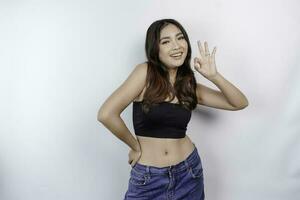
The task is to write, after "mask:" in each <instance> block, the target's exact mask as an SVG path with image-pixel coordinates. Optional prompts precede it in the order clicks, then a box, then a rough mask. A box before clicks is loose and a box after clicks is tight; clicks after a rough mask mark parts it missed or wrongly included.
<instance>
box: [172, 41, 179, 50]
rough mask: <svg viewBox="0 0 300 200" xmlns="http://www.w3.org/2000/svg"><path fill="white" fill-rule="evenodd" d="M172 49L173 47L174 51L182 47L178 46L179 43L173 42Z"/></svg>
mask: <svg viewBox="0 0 300 200" xmlns="http://www.w3.org/2000/svg"><path fill="white" fill-rule="evenodd" d="M172 47H173V49H178V48H179V47H180V45H179V44H178V42H177V41H173V42H172Z"/></svg>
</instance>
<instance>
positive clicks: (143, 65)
mask: <svg viewBox="0 0 300 200" xmlns="http://www.w3.org/2000/svg"><path fill="white" fill-rule="evenodd" d="M137 66H138V67H140V68H144V69H147V68H148V62H147V61H146V62H143V63H140V64H138V65H137Z"/></svg>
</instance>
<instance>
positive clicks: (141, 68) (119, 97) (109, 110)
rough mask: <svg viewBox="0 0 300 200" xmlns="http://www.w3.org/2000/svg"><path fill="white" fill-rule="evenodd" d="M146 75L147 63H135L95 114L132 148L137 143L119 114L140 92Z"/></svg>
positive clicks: (138, 147) (137, 145)
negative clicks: (130, 71)
mask: <svg viewBox="0 0 300 200" xmlns="http://www.w3.org/2000/svg"><path fill="white" fill-rule="evenodd" d="M146 75H147V64H146V63H143V64H139V65H137V66H136V67H135V68H134V70H133V71H132V73H131V74H130V75H129V77H128V78H127V79H126V80H125V81H124V83H123V84H122V85H121V86H120V87H119V88H117V89H116V90H115V91H114V92H113V93H112V94H111V95H110V96H109V97H108V98H107V99H106V101H105V102H104V103H103V104H102V106H101V107H100V109H99V111H98V115H97V120H98V121H100V122H101V123H102V124H103V125H104V126H105V127H106V128H108V129H109V130H110V131H111V132H112V133H113V134H114V135H115V136H116V137H117V138H119V139H120V140H122V141H123V142H124V143H126V144H127V145H128V146H129V147H130V148H132V149H133V150H139V149H140V146H139V143H138V141H137V140H136V139H135V138H134V137H133V135H132V134H131V133H130V131H129V129H128V128H127V127H126V125H125V123H124V121H123V120H122V118H121V117H120V115H121V113H122V112H123V110H124V109H125V108H126V107H127V106H128V105H129V104H130V103H131V102H132V101H133V100H134V99H135V98H136V97H137V96H138V95H139V94H140V93H141V92H142V90H143V88H144V85H145V83H146Z"/></svg>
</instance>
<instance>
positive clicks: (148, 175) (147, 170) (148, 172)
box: [146, 165, 151, 178]
mask: <svg viewBox="0 0 300 200" xmlns="http://www.w3.org/2000/svg"><path fill="white" fill-rule="evenodd" d="M146 176H147V177H148V178H150V177H151V176H150V166H149V165H146Z"/></svg>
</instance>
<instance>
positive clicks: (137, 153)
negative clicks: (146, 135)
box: [128, 146, 142, 167]
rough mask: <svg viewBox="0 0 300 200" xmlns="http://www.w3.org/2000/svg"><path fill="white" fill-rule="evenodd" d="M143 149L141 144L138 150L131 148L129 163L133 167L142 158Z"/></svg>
mask: <svg viewBox="0 0 300 200" xmlns="http://www.w3.org/2000/svg"><path fill="white" fill-rule="evenodd" d="M141 155H142V151H141V148H140V146H138V148H137V149H136V150H133V149H130V151H129V153H128V163H129V164H130V165H131V167H133V166H134V165H135V163H136V162H137V161H138V160H139V159H140V157H141Z"/></svg>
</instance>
